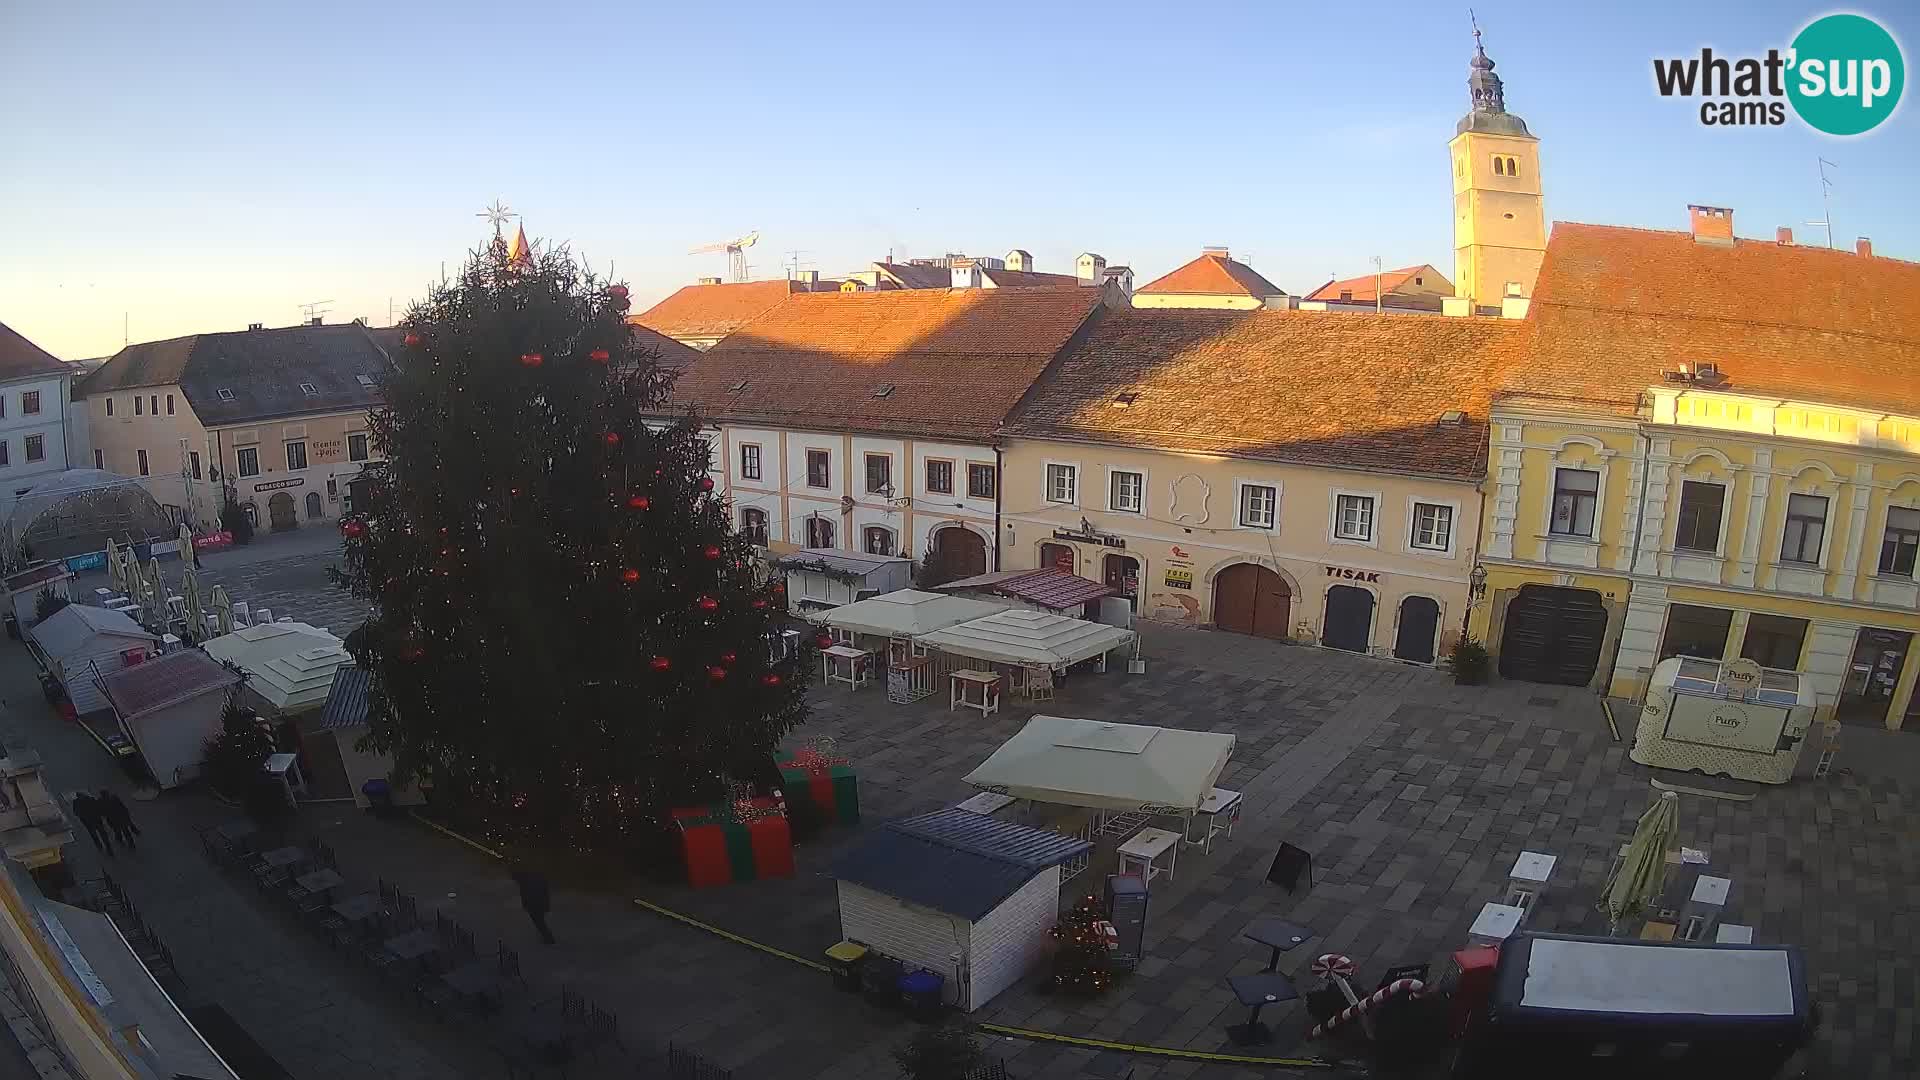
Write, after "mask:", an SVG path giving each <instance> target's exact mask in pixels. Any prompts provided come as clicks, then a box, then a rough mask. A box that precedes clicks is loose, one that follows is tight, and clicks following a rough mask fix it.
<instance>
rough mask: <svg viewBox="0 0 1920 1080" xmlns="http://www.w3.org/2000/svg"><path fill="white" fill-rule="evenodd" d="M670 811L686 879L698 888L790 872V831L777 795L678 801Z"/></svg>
mask: <svg viewBox="0 0 1920 1080" xmlns="http://www.w3.org/2000/svg"><path fill="white" fill-rule="evenodd" d="M672 814H673V820H674V824H676V825H678V826H679V827H680V840H681V850H682V852H683V854H684V856H685V858H686V864H687V883H688V884H690V885H693V886H694V887H696V888H704V887H706V886H710V885H725V884H728V883H729V882H735V881H753V880H755V879H757V878H764V877H792V876H793V833H792V830H791V829H789V828H788V826H787V811H786V807H785V806H784V805H783V804H782V803H781V802H780V800H778V799H774V798H757V799H756V798H748V799H742V800H740V801H738V802H736V803H727V802H718V803H711V804H709V805H707V806H684V807H679V808H676V809H675V810H673V811H672Z"/></svg>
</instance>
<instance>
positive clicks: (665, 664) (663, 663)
mask: <svg viewBox="0 0 1920 1080" xmlns="http://www.w3.org/2000/svg"><path fill="white" fill-rule="evenodd" d="M647 666H648V667H650V668H652V669H653V670H655V671H665V670H667V669H668V668H670V667H672V666H673V661H672V660H669V659H667V658H666V657H664V656H656V657H654V658H653V659H651V660H649V661H647Z"/></svg>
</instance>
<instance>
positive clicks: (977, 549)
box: [933, 525, 987, 581]
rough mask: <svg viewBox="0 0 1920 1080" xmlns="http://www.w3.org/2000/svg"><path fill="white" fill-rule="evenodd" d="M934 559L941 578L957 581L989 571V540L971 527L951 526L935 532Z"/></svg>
mask: <svg viewBox="0 0 1920 1080" xmlns="http://www.w3.org/2000/svg"><path fill="white" fill-rule="evenodd" d="M933 561H934V562H935V563H936V564H937V565H938V566H939V567H940V568H941V580H943V581H955V580H958V579H960V578H966V577H973V576H974V575H976V574H984V573H986V572H987V542H986V541H985V540H982V539H981V538H980V537H979V535H978V534H976V533H975V532H973V530H971V529H963V528H961V527H959V526H957V525H956V526H949V527H948V528H945V529H941V530H940V531H939V532H936V533H934V534H933Z"/></svg>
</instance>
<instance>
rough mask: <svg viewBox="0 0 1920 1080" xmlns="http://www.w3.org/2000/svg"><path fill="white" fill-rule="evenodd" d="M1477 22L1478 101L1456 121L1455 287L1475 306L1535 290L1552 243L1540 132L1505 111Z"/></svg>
mask: <svg viewBox="0 0 1920 1080" xmlns="http://www.w3.org/2000/svg"><path fill="white" fill-rule="evenodd" d="M1468 18H1469V19H1471V20H1472V22H1473V58H1472V59H1471V60H1469V61H1468V63H1467V91H1468V95H1469V97H1470V99H1471V101H1472V108H1471V109H1470V110H1469V111H1468V113H1467V115H1466V116H1464V117H1461V119H1460V123H1459V124H1458V125H1456V126H1455V128H1454V135H1453V141H1452V142H1451V143H1448V144H1447V149H1448V150H1449V151H1450V152H1451V154H1452V157H1453V288H1454V294H1455V295H1456V296H1461V297H1465V298H1466V300H1467V304H1468V310H1469V311H1472V312H1498V311H1500V310H1501V309H1502V307H1503V306H1505V304H1504V302H1505V301H1506V300H1508V299H1510V298H1525V297H1529V296H1532V295H1533V283H1534V279H1535V278H1537V277H1539V276H1540V262H1541V259H1542V258H1544V257H1545V255H1546V250H1547V220H1546V207H1545V200H1544V197H1543V195H1542V189H1541V186H1540V140H1539V139H1536V138H1535V137H1534V136H1533V133H1532V132H1529V131H1528V130H1527V122H1526V121H1525V120H1522V119H1520V118H1519V117H1518V116H1515V115H1514V114H1512V113H1510V112H1508V111H1507V94H1506V87H1505V85H1504V84H1503V83H1502V82H1501V80H1500V76H1498V75H1496V74H1494V73H1493V60H1492V58H1490V57H1489V56H1487V49H1486V45H1485V43H1484V42H1483V41H1482V39H1481V31H1480V22H1479V20H1478V19H1475V18H1473V13H1472V12H1471V11H1469V12H1468Z"/></svg>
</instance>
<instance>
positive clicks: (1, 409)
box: [0, 394, 112, 416]
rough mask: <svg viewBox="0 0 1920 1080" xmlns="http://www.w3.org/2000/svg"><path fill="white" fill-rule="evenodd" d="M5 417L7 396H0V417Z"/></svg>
mask: <svg viewBox="0 0 1920 1080" xmlns="http://www.w3.org/2000/svg"><path fill="white" fill-rule="evenodd" d="M108 400H109V401H111V400H112V399H111V398H109V399H108ZM5 415H7V395H5V394H0V416H5Z"/></svg>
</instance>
